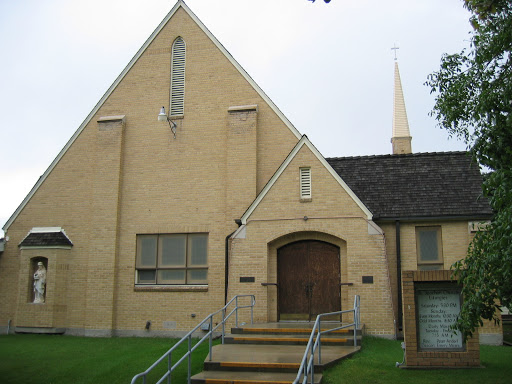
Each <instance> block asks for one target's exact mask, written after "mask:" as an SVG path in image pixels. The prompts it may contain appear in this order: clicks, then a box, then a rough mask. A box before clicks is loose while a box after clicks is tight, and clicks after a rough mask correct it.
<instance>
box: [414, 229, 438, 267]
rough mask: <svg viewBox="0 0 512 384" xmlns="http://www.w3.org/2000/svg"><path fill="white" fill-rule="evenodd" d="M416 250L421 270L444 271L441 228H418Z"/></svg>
mask: <svg viewBox="0 0 512 384" xmlns="http://www.w3.org/2000/svg"><path fill="white" fill-rule="evenodd" d="M416 250H417V254H418V269H419V270H423V271H428V270H438V269H443V266H444V262H443V241H442V236H441V227H440V226H432V227H416Z"/></svg>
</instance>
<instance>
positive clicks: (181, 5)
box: [3, 0, 301, 231]
mask: <svg viewBox="0 0 512 384" xmlns="http://www.w3.org/2000/svg"><path fill="white" fill-rule="evenodd" d="M180 8H182V9H183V10H184V11H185V12H186V13H187V14H188V15H189V16H190V17H191V18H192V20H194V22H195V23H196V24H197V25H198V26H199V28H200V29H201V30H202V31H203V32H204V33H205V34H206V36H208V37H209V38H210V40H211V41H212V42H213V44H214V45H215V46H216V47H217V48H218V49H219V50H220V51H221V52H222V53H223V54H224V55H225V56H226V58H227V59H228V60H229V62H230V63H231V64H233V66H234V67H235V68H236V69H237V70H238V71H239V72H240V74H241V75H242V76H243V77H244V78H245V79H246V80H247V82H248V83H249V84H250V85H251V86H252V87H253V88H254V90H255V91H256V92H257V93H258V94H259V96H260V97H261V98H262V99H263V100H265V102H266V103H267V104H268V105H269V106H270V108H271V109H272V110H273V111H274V112H275V113H276V115H277V116H278V117H279V118H280V119H281V120H282V121H283V123H284V124H285V125H286V126H287V127H288V128H289V129H290V131H291V132H292V133H293V134H294V135H295V137H297V139H300V137H301V134H300V133H299V131H298V130H297V129H296V128H295V127H294V126H293V124H292V123H291V122H290V121H289V120H288V119H287V118H286V116H285V115H284V114H283V113H282V112H281V111H280V110H279V108H278V107H277V106H276V105H275V104H274V102H273V101H272V100H271V99H270V98H269V97H268V96H267V95H266V94H265V92H263V90H262V89H261V88H260V87H259V86H258V84H256V82H255V81H254V80H253V79H252V78H251V76H249V74H248V73H247V72H246V71H245V70H244V69H243V68H242V66H241V65H240V64H239V63H238V62H237V61H236V60H235V59H234V58H233V56H231V54H230V53H229V52H228V51H227V50H226V48H224V46H223V45H222V44H221V43H220V42H219V41H218V40H217V38H216V37H215V36H214V35H213V34H212V33H211V32H210V31H209V30H208V28H206V26H205V25H204V24H203V23H202V22H201V20H199V18H198V17H197V16H196V15H195V14H194V13H193V12H192V11H191V10H190V8H189V7H188V6H187V5H186V4H185V2H184V1H183V0H178V1H177V2H176V4H175V5H174V7H173V8H172V9H171V10H170V11H169V13H168V14H167V16H165V18H164V19H163V20H162V22H161V23H160V24H159V25H158V27H157V28H156V29H155V30H154V31H153V33H152V34H151V36H149V38H148V39H147V40H146V42H145V43H144V44H143V45H142V47H141V48H140V49H139V50H138V51H137V53H136V54H135V56H133V58H132V59H131V60H130V62H129V63H128V65H127V66H126V67H125V69H124V70H123V71H122V72H121V74H120V75H119V76H118V77H117V79H116V80H115V81H114V82H113V83H112V85H111V86H110V88H109V89H108V90H107V92H105V94H104V95H103V97H102V98H101V99H100V100H99V101H98V103H97V104H96V106H95V107H94V108H93V109H92V111H91V112H90V113H89V115H88V116H87V117H86V119H85V120H84V121H83V123H82V124H81V125H80V127H79V128H78V129H77V130H76V132H75V133H74V134H73V136H72V137H71V138H70V139H69V141H68V142H67V143H66V145H65V146H64V148H63V149H62V150H61V151H60V153H59V154H58V155H57V157H56V158H55V159H54V160H53V162H52V163H51V164H50V166H49V167H48V169H47V170H46V171H45V172H44V173H43V175H42V176H41V177H40V178H39V180H38V181H37V182H36V184H35V185H34V186H33V187H32V189H31V190H30V192H29V193H28V195H27V196H26V197H25V199H24V200H23V201H22V202H21V204H20V205H19V207H18V208H17V209H16V211H15V212H14V213H13V214H12V215H11V217H10V218H9V219H8V220H7V222H6V223H5V225H4V227H3V230H4V231H7V230H8V229H9V227H10V226H11V224H12V223H13V221H14V220H15V219H16V217H17V216H18V215H19V213H20V212H21V211H22V210H23V208H24V207H25V205H27V203H28V202H29V201H30V199H31V198H32V196H33V195H34V194H35V193H36V191H37V190H38V189H39V187H40V186H41V184H42V183H43V182H44V181H45V180H46V178H47V177H48V175H49V174H50V173H51V171H52V170H53V169H54V168H55V166H56V165H57V164H58V163H59V161H60V159H61V158H62V157H63V156H64V155H65V153H66V152H67V150H68V149H69V148H70V147H71V145H72V144H73V143H74V141H75V140H76V139H77V138H78V136H79V135H80V133H81V132H82V131H83V130H84V128H85V127H86V126H87V124H89V122H90V121H91V119H92V118H93V117H94V115H95V114H96V113H97V112H98V110H99V109H100V108H101V107H102V106H103V104H104V103H105V101H106V100H107V99H108V97H109V96H110V95H111V94H112V92H114V90H115V89H116V88H117V86H118V85H119V83H120V82H121V81H122V80H123V79H124V77H125V76H126V74H127V73H128V72H129V71H130V69H131V68H132V67H133V66H134V65H135V63H136V62H137V60H138V59H139V58H140V57H141V56H142V54H143V53H144V52H145V51H146V49H147V47H148V46H149V45H150V44H151V43H152V42H153V40H154V39H155V38H156V37H157V36H158V34H159V33H160V31H161V30H162V29H163V28H164V27H165V26H166V24H167V23H168V22H169V20H170V19H171V18H172V16H173V15H174V14H175V13H176V12H177V11H178V10H179V9H180Z"/></svg>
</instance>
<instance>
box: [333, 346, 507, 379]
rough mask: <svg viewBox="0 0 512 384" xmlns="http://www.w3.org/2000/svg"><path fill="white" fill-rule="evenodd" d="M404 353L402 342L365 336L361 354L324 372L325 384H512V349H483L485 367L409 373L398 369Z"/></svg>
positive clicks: (482, 355) (481, 347) (412, 371)
mask: <svg viewBox="0 0 512 384" xmlns="http://www.w3.org/2000/svg"><path fill="white" fill-rule="evenodd" d="M402 359H403V352H402V349H401V348H400V341H394V340H385V339H380V338H375V337H368V336H366V337H365V338H364V340H363V348H362V350H361V352H359V353H358V354H356V355H354V356H353V357H352V358H350V359H347V360H345V361H343V362H341V363H340V364H338V365H336V366H335V367H332V368H331V369H329V370H327V371H326V372H325V373H324V383H326V384H338V383H340V384H341V383H350V384H358V383H361V384H363V383H364V384H369V383H393V384H396V383H414V384H433V383H435V384H443V383H446V384H454V383H456V384H465V383H478V384H481V383H489V384H490V383H492V384H498V383H511V382H512V347H505V346H500V347H491V346H486V345H482V346H480V362H481V364H482V365H483V366H484V367H485V368H473V369H442V370H412V369H410V370H408V369H399V368H396V367H395V362H397V361H398V362H401V361H402Z"/></svg>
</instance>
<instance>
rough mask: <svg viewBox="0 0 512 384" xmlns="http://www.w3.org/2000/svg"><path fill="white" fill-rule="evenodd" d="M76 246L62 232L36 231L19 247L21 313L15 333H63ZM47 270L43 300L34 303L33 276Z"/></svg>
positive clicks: (19, 303) (19, 301)
mask: <svg viewBox="0 0 512 384" xmlns="http://www.w3.org/2000/svg"><path fill="white" fill-rule="evenodd" d="M72 246H73V244H72V243H71V241H70V240H69V239H68V238H67V236H66V235H65V233H64V231H62V230H61V228H33V229H32V230H31V231H30V232H29V234H28V235H27V237H26V238H25V239H24V240H23V241H22V242H21V243H20V245H19V247H20V256H21V257H20V274H19V292H25V294H20V295H19V296H18V313H17V316H16V327H15V332H18V333H63V332H64V330H65V327H66V326H67V324H66V314H67V288H68V287H67V285H68V273H69V260H70V252H71V249H72ZM39 263H42V265H43V266H44V268H45V269H46V284H45V292H44V298H43V300H41V301H39V302H38V301H37V300H34V273H35V272H36V270H37V269H38V264H39Z"/></svg>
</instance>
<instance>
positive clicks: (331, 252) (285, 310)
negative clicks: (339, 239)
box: [277, 240, 341, 321]
mask: <svg viewBox="0 0 512 384" xmlns="http://www.w3.org/2000/svg"><path fill="white" fill-rule="evenodd" d="M340 279H341V274H340V248H339V247H338V246H336V245H333V244H330V243H327V242H324V241H318V240H301V241H296V242H293V243H290V244H287V245H285V246H283V247H280V248H279V249H278V250H277V283H278V286H277V290H278V295H277V296H278V316H279V320H309V321H311V320H313V319H315V318H316V315H318V314H320V313H326V312H335V311H339V310H341V292H340V282H341V281H340Z"/></svg>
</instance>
